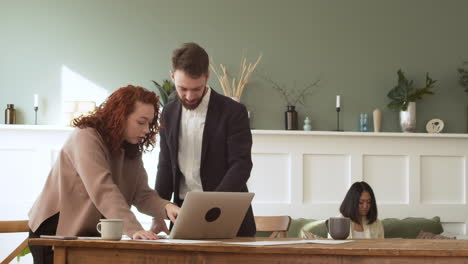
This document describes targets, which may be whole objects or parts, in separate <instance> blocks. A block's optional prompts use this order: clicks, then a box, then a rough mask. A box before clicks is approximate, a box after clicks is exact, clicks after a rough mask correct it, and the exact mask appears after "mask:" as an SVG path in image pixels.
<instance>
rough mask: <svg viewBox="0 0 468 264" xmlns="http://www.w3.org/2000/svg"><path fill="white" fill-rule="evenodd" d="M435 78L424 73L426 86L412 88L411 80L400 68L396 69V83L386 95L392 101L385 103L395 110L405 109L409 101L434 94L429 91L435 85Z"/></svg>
mask: <svg viewBox="0 0 468 264" xmlns="http://www.w3.org/2000/svg"><path fill="white" fill-rule="evenodd" d="M436 82H437V80H433V79H431V77H429V73H426V86H425V87H423V88H414V87H413V80H408V79H406V77H405V74H404V73H403V71H402V70H401V69H399V70H398V84H397V85H396V86H395V87H393V89H392V90H390V92H388V94H387V96H388V98H390V99H391V100H392V101H391V102H390V103H389V104H388V105H387V106H388V108H390V109H392V110H397V111H406V109H408V104H409V103H410V102H416V101H417V100H420V99H422V97H423V95H425V94H434V92H432V91H431V89H432V88H434V87H435V83H436Z"/></svg>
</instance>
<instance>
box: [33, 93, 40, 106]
mask: <svg viewBox="0 0 468 264" xmlns="http://www.w3.org/2000/svg"><path fill="white" fill-rule="evenodd" d="M38 106H39V95H38V94H34V107H38Z"/></svg>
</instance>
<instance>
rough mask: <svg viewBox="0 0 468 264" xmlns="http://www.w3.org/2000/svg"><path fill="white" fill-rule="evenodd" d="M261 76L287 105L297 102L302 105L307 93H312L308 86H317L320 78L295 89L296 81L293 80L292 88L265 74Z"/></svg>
mask: <svg viewBox="0 0 468 264" xmlns="http://www.w3.org/2000/svg"><path fill="white" fill-rule="evenodd" d="M261 77H262V78H263V79H264V80H266V81H267V82H269V83H271V84H272V88H273V89H275V90H277V91H278V92H279V93H280V94H281V95H282V96H283V98H284V100H285V101H286V103H287V104H288V105H296V104H297V103H300V104H301V105H304V98H305V97H306V96H307V95H310V94H312V91H311V90H310V88H312V87H318V83H319V82H320V79H317V80H316V81H314V82H312V83H310V84H308V85H306V86H304V88H302V89H297V88H296V81H294V84H293V87H292V89H288V88H286V85H280V84H278V83H277V82H275V81H273V80H272V79H270V78H268V77H266V76H261Z"/></svg>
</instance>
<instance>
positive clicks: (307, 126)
mask: <svg viewBox="0 0 468 264" xmlns="http://www.w3.org/2000/svg"><path fill="white" fill-rule="evenodd" d="M304 130H305V131H311V130H312V126H311V125H310V119H309V117H308V116H307V117H306V118H305V120H304Z"/></svg>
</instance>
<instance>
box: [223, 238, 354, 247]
mask: <svg viewBox="0 0 468 264" xmlns="http://www.w3.org/2000/svg"><path fill="white" fill-rule="evenodd" d="M352 241H353V240H326V239H317V240H288V241H255V242H222V243H223V244H229V245H244V246H275V245H293V244H308V243H314V244H333V245H334V244H344V243H349V242H352Z"/></svg>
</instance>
